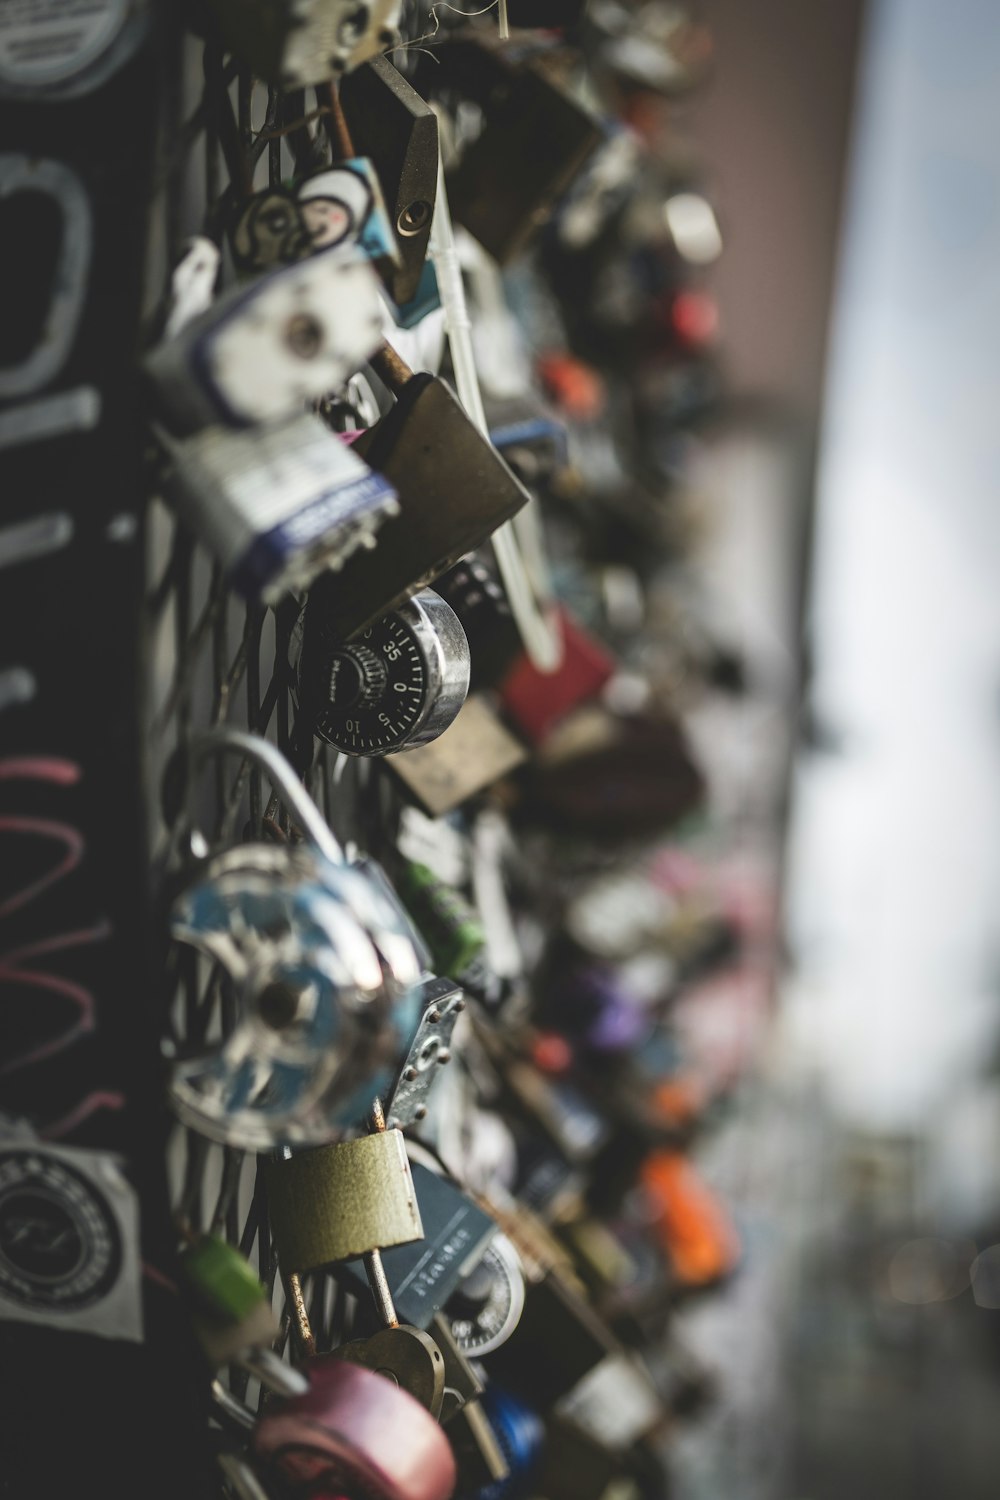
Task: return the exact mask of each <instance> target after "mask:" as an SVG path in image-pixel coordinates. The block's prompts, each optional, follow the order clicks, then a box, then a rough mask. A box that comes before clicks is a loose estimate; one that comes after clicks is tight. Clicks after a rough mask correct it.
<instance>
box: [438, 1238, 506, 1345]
mask: <svg viewBox="0 0 1000 1500" xmlns="http://www.w3.org/2000/svg"><path fill="white" fill-rule="evenodd" d="M524 1297H525V1290H524V1271H523V1269H522V1266H521V1261H520V1258H519V1257H518V1254H517V1251H516V1250H515V1249H514V1246H513V1245H512V1244H511V1242H510V1240H509V1239H508V1238H507V1236H506V1235H504V1234H497V1235H495V1236H494V1237H493V1239H492V1240H491V1241H490V1243H489V1244H488V1245H487V1247H486V1249H485V1251H484V1252H483V1255H482V1257H481V1259H480V1260H479V1262H478V1263H477V1264H476V1265H475V1266H474V1267H473V1268H472V1270H471V1271H470V1273H469V1274H468V1276H465V1277H463V1278H462V1280H461V1281H460V1282H459V1284H458V1286H457V1287H456V1288H455V1290H454V1292H453V1293H452V1295H451V1297H450V1298H449V1299H448V1302H447V1303H446V1304H445V1309H444V1313H443V1314H442V1316H443V1317H444V1319H445V1320H446V1321H447V1324H448V1328H449V1331H450V1333H451V1335H452V1337H453V1338H454V1340H455V1342H456V1344H457V1345H458V1347H459V1348H460V1349H461V1351H462V1353H463V1354H464V1355H465V1356H467V1357H468V1358H469V1359H480V1358H482V1357H483V1355H486V1354H491V1353H492V1352H493V1350H494V1349H499V1348H500V1345H501V1344H505V1343H506V1342H507V1340H508V1339H509V1338H510V1336H511V1334H512V1333H513V1332H514V1330H515V1328H516V1327H517V1325H518V1323H519V1321H520V1318H521V1313H522V1312H523V1311H524Z"/></svg>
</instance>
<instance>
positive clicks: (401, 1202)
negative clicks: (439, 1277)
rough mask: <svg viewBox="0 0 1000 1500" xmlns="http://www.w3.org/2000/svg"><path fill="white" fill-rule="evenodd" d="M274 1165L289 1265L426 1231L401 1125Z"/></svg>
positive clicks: (278, 1232) (276, 1212)
mask: <svg viewBox="0 0 1000 1500" xmlns="http://www.w3.org/2000/svg"><path fill="white" fill-rule="evenodd" d="M266 1172H267V1188H268V1208H269V1212H270V1215H271V1222H272V1224H273V1227H274V1237H275V1243H276V1245H277V1249H278V1258H279V1260H280V1262H281V1264H282V1266H283V1267H284V1268H285V1269H286V1270H288V1271H296V1272H304V1271H312V1270H315V1269H317V1268H318V1267H320V1266H327V1265H331V1264H334V1263H335V1262H339V1261H347V1260H350V1259H352V1257H354V1256H359V1255H365V1254H367V1253H368V1252H369V1251H371V1250H373V1249H382V1248H384V1247H385V1246H391V1245H402V1244H407V1243H409V1242H410V1241H413V1240H420V1239H422V1238H423V1233H424V1231H423V1224H422V1222H421V1215H420V1208H419V1205H418V1202H417V1197H416V1193H415V1191H414V1186H413V1180H412V1177H411V1175H410V1164H409V1162H408V1160H407V1156H406V1151H405V1149H404V1146H403V1137H402V1136H401V1134H400V1133H399V1131H398V1130H385V1131H379V1132H377V1133H376V1134H373V1135H368V1136H362V1137H360V1138H359V1139H358V1140H354V1141H343V1142H340V1143H339V1144H337V1145H333V1146H326V1147H324V1148H323V1149H321V1150H318V1151H303V1152H299V1153H297V1154H296V1155H294V1156H291V1157H288V1158H287V1159H285V1158H274V1159H272V1160H271V1161H269V1162H268V1164H267V1167H266Z"/></svg>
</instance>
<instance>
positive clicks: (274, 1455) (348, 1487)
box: [253, 1359, 456, 1500]
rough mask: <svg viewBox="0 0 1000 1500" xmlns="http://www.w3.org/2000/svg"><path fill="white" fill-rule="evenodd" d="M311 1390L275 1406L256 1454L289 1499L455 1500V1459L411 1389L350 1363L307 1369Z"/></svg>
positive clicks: (259, 1431)
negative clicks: (356, 1495)
mask: <svg viewBox="0 0 1000 1500" xmlns="http://www.w3.org/2000/svg"><path fill="white" fill-rule="evenodd" d="M308 1378H309V1391H308V1393H307V1394H306V1395H305V1396H301V1397H296V1398H293V1399H292V1400H288V1401H281V1402H277V1401H272V1402H271V1403H269V1405H268V1407H267V1410H266V1411H265V1413H264V1414H263V1416H262V1417H261V1418H260V1420H259V1421H258V1423H257V1426H256V1428H255V1429H254V1434H253V1450H254V1453H255V1454H256V1455H257V1456H258V1457H259V1458H260V1459H262V1460H263V1461H264V1462H265V1463H266V1464H267V1465H268V1467H269V1468H270V1469H271V1470H272V1472H274V1473H275V1474H276V1475H277V1476H279V1477H280V1479H281V1482H282V1484H283V1486H284V1487H285V1489H284V1490H283V1493H286V1492H287V1493H289V1494H291V1495H292V1496H294V1497H296V1500H297V1497H299V1496H301V1497H303V1500H305V1497H306V1496H308V1497H309V1500H335V1497H341V1496H343V1495H345V1494H348V1495H355V1494H363V1495H365V1496H366V1497H367V1500H449V1497H450V1496H451V1494H452V1491H453V1490H454V1487H455V1480H456V1470H455V1460H454V1458H453V1457H452V1452H451V1447H450V1445H449V1443H448V1439H447V1438H446V1437H445V1435H444V1433H443V1432H442V1430H441V1428H440V1427H439V1425H438V1423H437V1422H436V1421H435V1420H434V1418H433V1417H432V1416H431V1415H430V1413H429V1412H427V1411H426V1410H425V1408H424V1407H422V1406H421V1405H420V1403H419V1402H418V1401H416V1400H415V1399H414V1398H413V1397H412V1396H411V1395H409V1394H408V1393H407V1392H406V1391H405V1390H401V1389H399V1388H398V1387H397V1386H396V1385H395V1384H393V1382H392V1381H390V1380H386V1379H384V1377H383V1376H381V1375H378V1374H376V1373H375V1372H374V1371H372V1370H366V1369H364V1368H363V1367H362V1366H360V1365H356V1364H352V1363H350V1362H349V1361H347V1360H338V1359H322V1360H317V1361H315V1362H313V1363H312V1364H310V1366H309V1367H308Z"/></svg>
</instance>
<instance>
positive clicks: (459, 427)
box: [305, 347, 529, 640]
mask: <svg viewBox="0 0 1000 1500" xmlns="http://www.w3.org/2000/svg"><path fill="white" fill-rule="evenodd" d="M372 365H373V368H374V369H375V370H376V371H377V373H378V375H379V378H380V379H382V380H383V381H384V382H386V383H387V384H388V385H389V387H390V388H391V389H393V390H394V391H395V393H396V397H397V399H396V403H395V405H394V406H393V407H392V409H391V410H390V411H389V412H388V413H387V414H386V415H385V416H384V417H383V418H382V419H381V421H379V422H377V423H376V425H375V426H374V427H372V428H369V430H368V431H367V432H365V433H362V435H361V436H360V437H359V438H358V439H357V441H356V443H355V444H354V448H355V451H356V452H357V453H359V454H360V455H361V457H362V458H363V459H364V460H365V461H366V463H369V464H370V465H371V466H372V468H373V469H376V470H378V472H379V473H380V474H384V475H385V477H386V479H388V480H389V482H390V483H391V484H392V485H393V487H394V488H395V490H396V492H397V494H398V496H399V501H400V506H401V510H400V513H399V515H398V516H396V517H395V519H394V520H393V522H392V524H391V525H389V526H387V527H384V528H383V529H382V532H381V534H380V536H379V543H378V548H377V551H376V552H372V553H371V555H362V554H360V553H357V554H355V556H354V557H352V558H351V559H350V560H349V561H348V563H347V564H346V565H345V566H344V568H342V569H341V571H340V572H339V573H338V575H337V576H336V578H330V579H325V578H321V579H317V581H316V583H315V584H314V585H313V588H312V589H311V590H310V594H309V601H308V604H307V607H306V617H305V631H306V633H307V634H308V633H309V632H310V631H311V629H312V623H311V620H312V616H313V615H316V616H317V617H318V620H319V622H320V624H319V627H318V628H319V629H320V630H322V631H324V632H329V633H330V635H331V636H333V637H335V638H338V639H341V640H348V639H350V638H351V637H353V636H354V635H356V634H357V632H358V631H360V630H363V629H364V628H365V626H367V625H370V624H372V623H373V622H374V621H375V620H377V619H379V618H380V617H381V616H382V615H385V614H387V613H388V611H389V610H390V609H392V608H394V607H395V606H396V605H397V604H399V603H401V602H402V600H403V599H405V598H407V597H408V596H409V595H411V594H414V593H416V592H417V590H418V589H420V588H422V587H423V586H424V585H425V584H427V583H430V582H431V581H432V580H433V579H434V578H436V577H437V575H438V574H439V573H443V572H444V570H445V569H446V568H448V567H450V566H451V565H452V564H453V563H455V562H457V561H458V559H459V558H460V557H463V556H464V555H465V553H466V552H468V551H470V550H471V549H472V548H473V547H476V546H478V545H479V543H480V542H483V541H485V539H486V538H487V537H488V536H489V535H490V534H491V532H493V531H495V530H496V529H497V527H498V526H500V525H502V523H503V522H504V521H506V520H509V519H510V517H511V516H513V515H514V514H515V512H517V511H518V510H520V509H521V507H522V506H523V505H525V504H526V503H527V501H528V499H529V496H528V493H527V491H526V490H525V489H524V488H523V486H522V485H521V484H519V482H518V481H517V480H516V479H515V478H514V475H513V474H512V473H511V471H510V469H509V468H508V467H507V465H506V464H505V463H504V461H503V459H502V458H500V457H499V455H498V454H497V453H496V452H495V451H494V450H493V449H492V448H491V447H490V445H489V443H488V442H487V441H486V440H485V439H484V438H483V437H482V435H481V434H480V433H479V432H478V430H477V429H476V427H475V426H474V425H473V423H472V422H471V421H470V420H469V418H468V417H467V416H466V414H465V412H464V411H463V409H462V407H461V406H460V405H459V402H458V400H457V398H456V397H455V395H454V394H453V393H452V391H451V390H450V389H449V387H448V386H447V385H446V384H445V382H444V381H443V380H439V379H438V378H437V377H436V376H432V375H427V374H422V375H413V374H412V372H411V371H410V370H409V369H408V367H407V366H406V365H405V364H404V363H403V362H402V361H401V360H400V359H399V357H398V356H397V355H395V354H394V353H393V352H392V351H390V350H389V349H388V348H387V347H386V348H385V349H383V351H382V352H381V353H380V354H379V355H377V356H376V357H375V358H374V359H373V361H372Z"/></svg>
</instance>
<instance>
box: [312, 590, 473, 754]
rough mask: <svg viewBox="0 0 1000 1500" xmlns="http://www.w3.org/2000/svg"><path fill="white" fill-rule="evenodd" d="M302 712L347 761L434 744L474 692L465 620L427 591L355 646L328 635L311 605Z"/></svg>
mask: <svg viewBox="0 0 1000 1500" xmlns="http://www.w3.org/2000/svg"><path fill="white" fill-rule="evenodd" d="M302 634H303V637H304V638H303V640H302V648H301V653H300V656H299V663H298V693H299V709H300V714H301V717H302V719H303V720H304V721H305V723H307V724H308V725H309V726H310V727H311V729H312V731H313V733H314V734H316V735H318V736H319V738H320V739H322V740H325V741H326V743H327V744H329V745H334V746H335V747H336V748H337V749H338V750H343V751H344V752H345V753H346V754H347V755H390V754H393V753H394V752H398V751H401V750H413V749H415V748H416V747H417V746H418V745H426V744H428V743H429V742H430V741H431V740H434V739H436V738H437V737H438V735H439V734H442V733H443V732H444V730H445V729H447V728H448V726H449V724H451V723H452V722H453V720H454V719H455V716H456V714H457V713H458V711H459V709H460V708H461V707H462V704H463V703H464V702H465V698H466V694H467V692H468V689H469V643H468V641H467V639H466V636H465V632H464V631H463V629H462V626H461V623H460V621H459V619H458V616H457V615H456V614H455V612H454V610H453V609H452V608H451V607H450V605H448V604H446V603H445V601H444V600H443V599H441V598H439V597H438V595H437V594H435V593H433V592H432V590H430V589H421V590H420V592H419V593H417V594H415V595H414V596H413V598H411V599H408V600H406V601H405V603H403V604H401V605H400V606H399V608H398V609H396V610H393V611H392V613H391V614H388V615H385V616H383V618H382V619H381V620H376V621H375V622H374V623H373V624H371V625H369V626H367V627H366V628H365V629H364V630H363V631H362V632H361V633H360V634H359V635H358V636H357V637H356V638H355V639H354V640H352V641H345V640H343V639H342V638H338V637H337V636H336V635H335V634H334V633H333V632H332V631H330V630H329V629H326V630H324V629H323V618H322V614H321V613H320V611H319V609H315V608H314V609H312V610H310V609H309V607H308V606H307V608H306V611H305V618H304V619H303V621H302Z"/></svg>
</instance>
